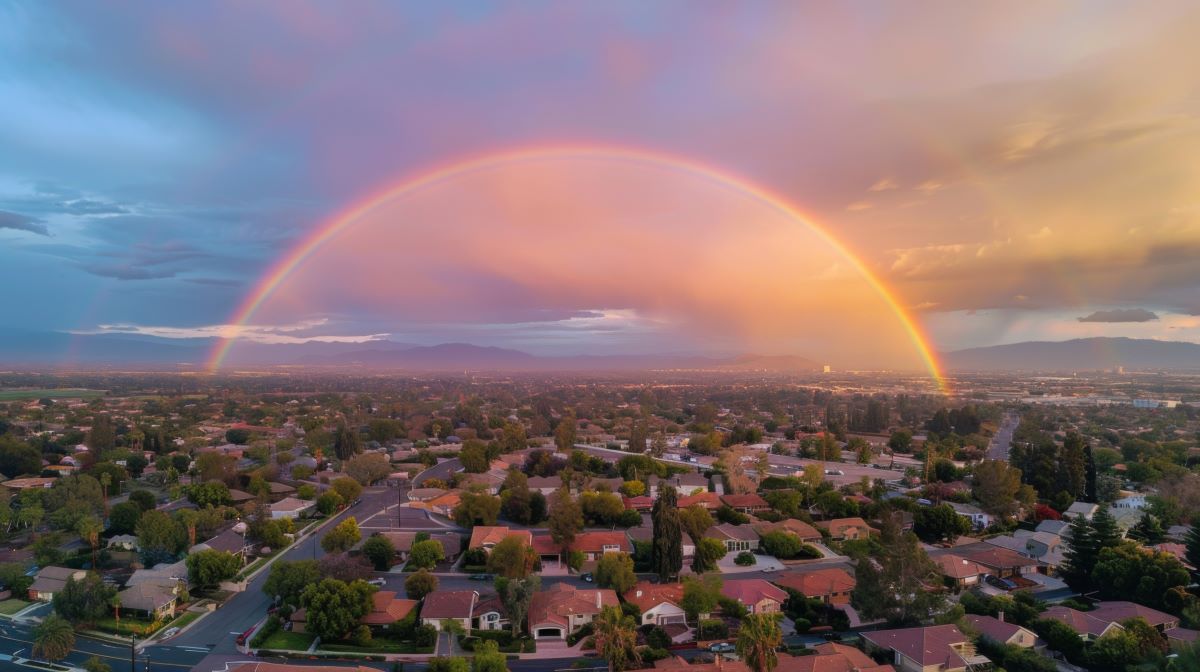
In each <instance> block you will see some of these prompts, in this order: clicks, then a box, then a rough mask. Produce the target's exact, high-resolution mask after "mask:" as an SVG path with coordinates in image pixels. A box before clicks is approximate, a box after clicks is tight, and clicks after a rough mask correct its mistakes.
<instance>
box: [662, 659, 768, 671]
mask: <svg viewBox="0 0 1200 672" xmlns="http://www.w3.org/2000/svg"><path fill="white" fill-rule="evenodd" d="M780 657H781V658H782V656H780ZM654 669H656V670H672V671H677V672H750V666H749V665H747V664H746V663H743V662H742V661H740V660H723V659H721V658H718V659H717V660H716V661H713V662H711V663H689V662H688V661H686V660H684V659H683V658H680V657H679V656H671V657H669V658H663V659H662V660H656V661H654Z"/></svg>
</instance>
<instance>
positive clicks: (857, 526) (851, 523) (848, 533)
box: [817, 518, 871, 541]
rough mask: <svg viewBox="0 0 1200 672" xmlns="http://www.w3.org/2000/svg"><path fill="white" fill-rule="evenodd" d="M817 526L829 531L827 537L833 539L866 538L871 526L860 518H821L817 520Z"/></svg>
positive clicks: (868, 535)
mask: <svg viewBox="0 0 1200 672" xmlns="http://www.w3.org/2000/svg"><path fill="white" fill-rule="evenodd" d="M817 527H819V528H821V529H823V530H826V531H827V532H829V538H830V539H833V540H834V541H851V540H854V539H867V538H870V536H871V526H870V525H868V524H867V521H865V520H863V519H862V518H834V519H833V520H821V521H818V522H817Z"/></svg>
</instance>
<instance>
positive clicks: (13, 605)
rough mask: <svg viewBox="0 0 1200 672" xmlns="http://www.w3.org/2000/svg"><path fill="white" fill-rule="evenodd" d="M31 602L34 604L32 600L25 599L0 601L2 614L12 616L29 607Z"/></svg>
mask: <svg viewBox="0 0 1200 672" xmlns="http://www.w3.org/2000/svg"><path fill="white" fill-rule="evenodd" d="M30 604H32V602H26V601H24V600H16V599H14V600H4V601H3V602H0V614H5V615H7V616H12V615H13V614H15V613H17V612H18V611H20V610H22V609H24V608H25V607H28V606H29V605H30Z"/></svg>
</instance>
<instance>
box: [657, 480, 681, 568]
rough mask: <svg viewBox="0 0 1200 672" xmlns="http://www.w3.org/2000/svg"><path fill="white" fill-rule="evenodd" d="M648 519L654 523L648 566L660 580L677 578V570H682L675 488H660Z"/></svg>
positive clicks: (677, 501) (677, 502)
mask: <svg viewBox="0 0 1200 672" xmlns="http://www.w3.org/2000/svg"><path fill="white" fill-rule="evenodd" d="M650 518H651V520H652V521H653V523H654V545H653V546H652V547H651V553H650V566H651V567H652V568H653V569H654V572H655V573H656V574H658V578H659V579H660V580H662V581H670V580H671V579H673V578H674V577H677V576H679V570H680V569H682V568H683V528H682V526H681V525H680V522H679V500H678V496H677V494H676V492H675V488H673V487H672V486H669V485H663V486H661V489H660V490H659V493H658V501H656V502H654V508H653V509H652V510H651V512H650Z"/></svg>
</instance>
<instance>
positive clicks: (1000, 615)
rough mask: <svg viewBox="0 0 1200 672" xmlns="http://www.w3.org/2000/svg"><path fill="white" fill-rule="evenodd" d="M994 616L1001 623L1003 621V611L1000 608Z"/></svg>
mask: <svg viewBox="0 0 1200 672" xmlns="http://www.w3.org/2000/svg"><path fill="white" fill-rule="evenodd" d="M996 618H997V619H999V621H1000V622H1001V623H1003V622H1004V611H1003V610H1001V611H1000V613H998V614H996Z"/></svg>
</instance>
